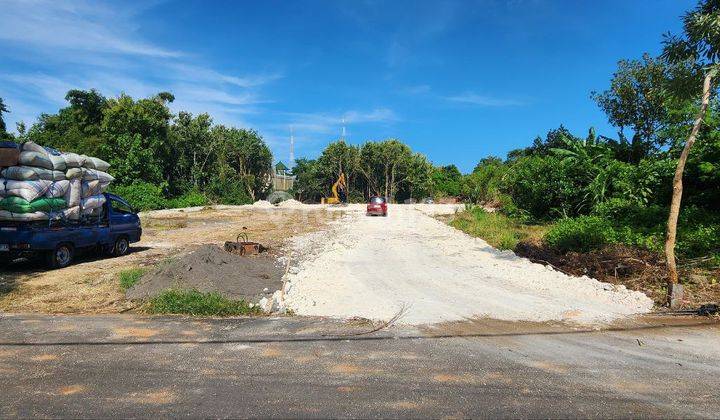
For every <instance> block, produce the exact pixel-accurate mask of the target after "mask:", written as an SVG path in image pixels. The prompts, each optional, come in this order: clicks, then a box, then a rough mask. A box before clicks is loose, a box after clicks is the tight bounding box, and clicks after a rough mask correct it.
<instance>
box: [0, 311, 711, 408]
mask: <svg viewBox="0 0 720 420" xmlns="http://www.w3.org/2000/svg"><path fill="white" fill-rule="evenodd" d="M369 328H370V327H369V326H367V325H364V324H362V323H359V322H358V323H356V324H347V323H339V322H333V321H327V320H321V319H313V318H300V317H296V318H260V319H258V318H256V319H222V320H213V319H209V320H198V319H185V318H144V317H138V316H121V315H113V316H40V315H0V377H1V378H2V382H3V385H2V391H1V392H0V416H1V417H3V418H5V417H158V416H161V417H201V416H202V417H289V416H290V417H468V416H470V417H717V416H718V413H720V393H719V392H718V390H719V389H720V351H718V350H719V349H720V327H719V325H718V323H716V322H713V321H712V320H709V319H692V318H683V319H652V318H650V319H645V320H639V321H635V322H632V323H628V324H626V325H624V326H621V327H619V328H617V329H615V330H606V331H585V330H577V329H572V328H568V327H564V326H557V325H547V324H526V323H523V324H519V323H501V322H494V321H476V322H468V323H460V324H452V325H446V326H443V327H438V328H433V329H415V328H410V327H403V328H399V327H394V328H391V329H389V330H384V331H380V332H377V333H372V334H363V335H350V336H348V334H357V333H362V332H364V331H367V330H368V329H369ZM456 335H460V337H454V336H456Z"/></svg>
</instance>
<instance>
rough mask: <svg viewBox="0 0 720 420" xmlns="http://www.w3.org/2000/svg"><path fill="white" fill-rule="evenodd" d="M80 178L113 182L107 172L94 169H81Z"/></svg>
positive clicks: (113, 179)
mask: <svg viewBox="0 0 720 420" xmlns="http://www.w3.org/2000/svg"><path fill="white" fill-rule="evenodd" d="M82 179H83V180H85V181H100V182H107V183H110V182H113V181H115V178H113V177H112V176H111V175H110V174H109V173H107V172H103V171H98V170H95V169H84V168H83V170H82Z"/></svg>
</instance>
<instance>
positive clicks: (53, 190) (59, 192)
mask: <svg viewBox="0 0 720 420" xmlns="http://www.w3.org/2000/svg"><path fill="white" fill-rule="evenodd" d="M69 189H70V181H68V180H64V181H55V182H52V183H50V185H49V186H48V189H47V192H45V197H47V198H64V197H65V195H66V194H67V192H68V190H69Z"/></svg>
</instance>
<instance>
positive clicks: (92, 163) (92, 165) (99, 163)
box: [83, 156, 110, 172]
mask: <svg viewBox="0 0 720 420" xmlns="http://www.w3.org/2000/svg"><path fill="white" fill-rule="evenodd" d="M84 157H85V162H84V163H83V168H87V169H96V170H98V171H103V172H105V171H107V170H108V169H109V168H110V164H109V163H107V162H105V161H104V160H102V159H98V158H96V157H90V156H84Z"/></svg>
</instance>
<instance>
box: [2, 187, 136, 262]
mask: <svg viewBox="0 0 720 420" xmlns="http://www.w3.org/2000/svg"><path fill="white" fill-rule="evenodd" d="M105 198H106V200H105V204H104V205H103V211H102V212H101V215H100V216H98V217H95V218H86V219H83V220H82V221H80V222H74V223H72V222H69V221H53V222H48V221H45V222H0V266H2V265H4V264H7V263H10V262H12V261H14V260H16V259H18V258H23V257H33V256H41V257H44V258H45V260H46V262H47V264H48V265H49V266H50V267H51V268H63V267H67V266H68V265H70V264H71V263H72V261H73V258H74V257H75V254H76V252H77V251H80V250H84V249H97V250H100V251H102V252H104V253H106V254H110V255H113V256H121V255H125V254H127V252H128V250H129V249H130V244H131V243H135V242H139V241H140V236H141V235H142V227H141V225H140V218H139V217H138V215H137V213H136V212H135V210H133V208H132V206H130V205H129V204H128V203H127V201H125V200H123V199H122V198H120V197H118V196H116V195H113V194H107V193H106V194H105Z"/></svg>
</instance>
